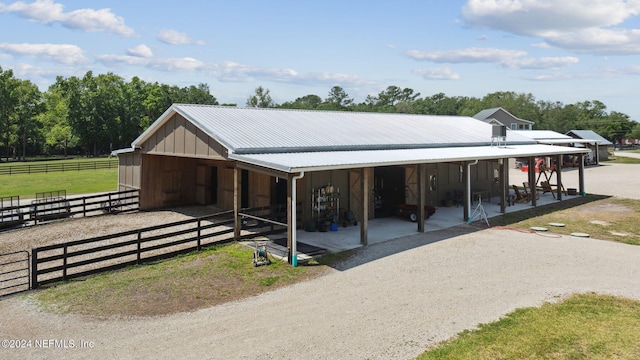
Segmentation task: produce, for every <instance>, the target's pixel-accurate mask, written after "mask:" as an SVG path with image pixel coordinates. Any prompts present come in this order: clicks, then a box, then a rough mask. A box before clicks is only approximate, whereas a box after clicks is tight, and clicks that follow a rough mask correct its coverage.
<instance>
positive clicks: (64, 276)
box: [62, 245, 67, 281]
mask: <svg viewBox="0 0 640 360" xmlns="http://www.w3.org/2000/svg"><path fill="white" fill-rule="evenodd" d="M62 255H63V256H62V280H63V281H64V280H67V246H66V245H65V246H64V247H63V248H62Z"/></svg>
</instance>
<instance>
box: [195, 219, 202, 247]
mask: <svg viewBox="0 0 640 360" xmlns="http://www.w3.org/2000/svg"><path fill="white" fill-rule="evenodd" d="M201 226H202V219H200V218H198V235H197V236H196V239H197V240H196V242H197V243H196V249H197V250H198V251H200V235H201V232H200V228H201Z"/></svg>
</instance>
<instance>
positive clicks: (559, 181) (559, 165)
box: [556, 155, 564, 200]
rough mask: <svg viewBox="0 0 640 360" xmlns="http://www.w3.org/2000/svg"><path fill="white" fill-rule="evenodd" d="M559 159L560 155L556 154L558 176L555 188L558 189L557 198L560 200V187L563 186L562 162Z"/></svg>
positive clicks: (560, 158)
mask: <svg viewBox="0 0 640 360" xmlns="http://www.w3.org/2000/svg"><path fill="white" fill-rule="evenodd" d="M561 161H562V156H561V155H556V176H557V178H558V181H557V184H558V186H556V188H557V190H558V200H562V188H564V186H562V164H560V163H561Z"/></svg>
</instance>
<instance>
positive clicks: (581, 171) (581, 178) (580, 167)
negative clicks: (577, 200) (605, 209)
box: [578, 154, 587, 196]
mask: <svg viewBox="0 0 640 360" xmlns="http://www.w3.org/2000/svg"><path fill="white" fill-rule="evenodd" d="M578 161H579V163H580V165H578V178H579V179H578V181H579V188H580V189H579V191H580V194H581V195H582V196H587V193H586V192H585V188H584V159H583V154H580V155H578Z"/></svg>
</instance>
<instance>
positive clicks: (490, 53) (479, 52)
mask: <svg viewBox="0 0 640 360" xmlns="http://www.w3.org/2000/svg"><path fill="white" fill-rule="evenodd" d="M526 54H527V53H526V52H525V51H520V50H504V49H494V48H475V47H474V48H468V49H457V50H446V51H419V50H409V51H407V55H408V56H409V57H411V58H413V59H415V60H427V61H433V62H437V63H454V64H456V63H478V62H489V63H499V62H503V61H506V60H508V59H511V58H514V57H520V56H524V55H526Z"/></svg>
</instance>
